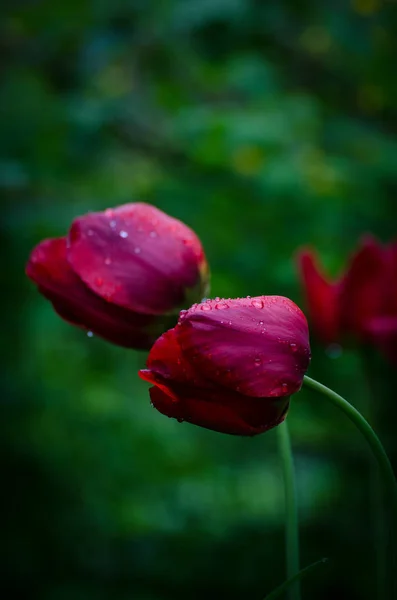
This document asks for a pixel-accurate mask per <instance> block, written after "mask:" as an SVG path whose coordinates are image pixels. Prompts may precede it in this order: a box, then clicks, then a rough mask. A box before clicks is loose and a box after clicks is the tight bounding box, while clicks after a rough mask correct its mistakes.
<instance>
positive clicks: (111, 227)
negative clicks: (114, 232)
mask: <svg viewBox="0 0 397 600" xmlns="http://www.w3.org/2000/svg"><path fill="white" fill-rule="evenodd" d="M116 225H117V223H116V221H115V220H114V219H112V220H111V221H109V227H110V229H115V228H116Z"/></svg>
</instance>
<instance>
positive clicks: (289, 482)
mask: <svg viewBox="0 0 397 600" xmlns="http://www.w3.org/2000/svg"><path fill="white" fill-rule="evenodd" d="M277 435H278V444H279V451H280V457H281V463H282V468H283V477H284V490H285V512H286V519H285V542H286V554H287V557H286V562H287V578H288V579H289V580H291V579H294V578H295V577H296V575H297V574H298V573H299V524H298V503H297V497H296V485H295V473H294V463H293V458H292V450H291V441H290V436H289V431H288V425H287V422H286V421H284V423H281V425H279V426H278V427H277ZM288 594H289V599H290V600H300V581H299V578H296V580H295V579H294V581H293V583H291V586H290V587H289V590H288Z"/></svg>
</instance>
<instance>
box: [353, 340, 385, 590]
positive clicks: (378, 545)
mask: <svg viewBox="0 0 397 600" xmlns="http://www.w3.org/2000/svg"><path fill="white" fill-rule="evenodd" d="M360 359H361V378H362V381H363V387H364V395H363V402H362V410H363V412H364V415H365V418H366V419H367V420H368V421H369V423H370V424H371V426H372V427H373V428H374V429H376V430H377V431H380V430H381V424H380V419H379V418H378V414H377V413H378V411H377V406H376V403H377V401H378V396H379V391H377V385H376V379H377V376H376V373H374V360H373V356H372V354H371V349H370V348H368V347H367V346H366V345H362V346H361V348H360ZM371 458H372V460H371V461H370V464H369V494H368V495H369V503H370V511H371V526H372V534H373V538H374V541H375V543H374V554H375V556H374V558H375V573H376V597H377V598H387V597H388V596H387V593H388V592H387V591H388V589H390V588H389V585H390V582H389V581H388V577H387V568H386V565H387V562H388V559H387V555H388V541H389V540H388V536H387V532H386V522H385V515H384V510H385V504H384V498H383V488H382V485H381V481H380V474H379V469H378V468H377V465H376V464H375V461H374V459H373V457H371Z"/></svg>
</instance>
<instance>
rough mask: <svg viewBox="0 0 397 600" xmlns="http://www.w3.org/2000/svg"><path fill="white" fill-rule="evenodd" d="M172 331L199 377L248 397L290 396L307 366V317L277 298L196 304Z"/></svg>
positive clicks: (301, 378) (295, 307)
mask: <svg viewBox="0 0 397 600" xmlns="http://www.w3.org/2000/svg"><path fill="white" fill-rule="evenodd" d="M175 332H176V337H177V340H178V342H179V344H180V347H181V349H182V352H183V355H184V356H185V357H186V358H187V360H188V361H189V362H190V363H191V364H192V365H193V367H194V369H195V371H196V372H197V373H199V374H200V376H201V377H204V378H205V379H206V380H208V381H210V382H212V383H216V384H217V385H220V386H224V387H226V388H227V389H229V390H234V391H236V392H240V393H241V394H245V395H247V396H252V397H256V398H261V397H274V396H278V397H280V396H290V395H291V394H293V393H294V392H296V391H298V390H299V389H300V387H301V385H302V380H303V375H304V373H305V372H306V370H307V368H308V365H309V362H310V346H309V333H308V326H307V321H306V318H305V316H304V315H303V313H302V311H301V310H300V309H299V308H298V307H297V306H296V304H294V303H293V302H292V301H291V300H289V299H288V298H284V297H281V296H259V297H257V298H239V299H234V300H222V301H219V302H218V301H216V300H210V301H207V302H204V303H202V304H198V305H195V306H193V307H192V308H190V309H189V310H188V311H186V312H185V313H184V314H183V315H182V316H181V317H180V321H179V326H178V327H176V328H175Z"/></svg>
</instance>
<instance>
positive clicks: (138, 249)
mask: <svg viewBox="0 0 397 600" xmlns="http://www.w3.org/2000/svg"><path fill="white" fill-rule="evenodd" d="M134 252H135V254H140V253H141V249H140V248H139V246H137V247H136V248H134Z"/></svg>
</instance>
